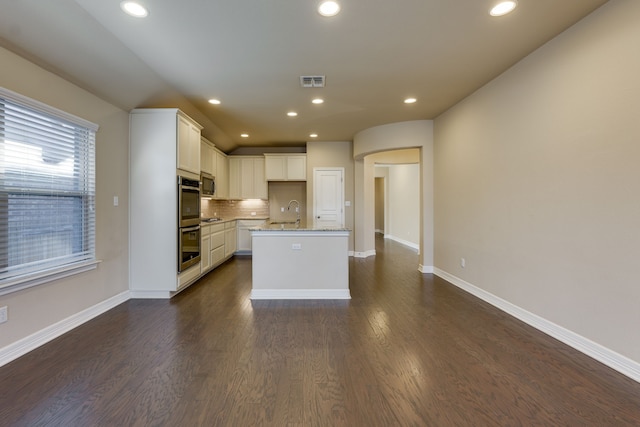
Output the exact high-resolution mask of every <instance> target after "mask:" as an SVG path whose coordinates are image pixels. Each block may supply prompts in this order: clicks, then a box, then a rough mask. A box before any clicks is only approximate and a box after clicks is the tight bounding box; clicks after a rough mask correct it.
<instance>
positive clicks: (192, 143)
mask: <svg viewBox="0 0 640 427" xmlns="http://www.w3.org/2000/svg"><path fill="white" fill-rule="evenodd" d="M177 117H178V150H177V151H178V158H177V162H176V165H177V168H178V169H181V170H183V171H187V172H192V173H194V174H198V175H199V174H200V130H201V129H202V126H200V125H199V124H198V123H196V122H195V121H193V120H192V119H191V118H190V117H189V116H187V115H185V114H184V113H182V112H180V111H178V112H177Z"/></svg>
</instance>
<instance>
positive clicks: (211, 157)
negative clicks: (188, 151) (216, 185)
mask: <svg viewBox="0 0 640 427" xmlns="http://www.w3.org/2000/svg"><path fill="white" fill-rule="evenodd" d="M215 164H216V158H215V151H214V150H213V147H212V146H210V145H209V144H207V143H206V142H204V141H202V142H201V143H200V170H201V171H202V172H206V173H208V174H209V175H213V176H215V175H216V173H215Z"/></svg>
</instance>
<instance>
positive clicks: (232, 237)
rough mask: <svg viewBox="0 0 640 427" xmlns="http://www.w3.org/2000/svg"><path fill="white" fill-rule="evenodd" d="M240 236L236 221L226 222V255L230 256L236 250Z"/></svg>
mask: <svg viewBox="0 0 640 427" xmlns="http://www.w3.org/2000/svg"><path fill="white" fill-rule="evenodd" d="M237 245H238V236H237V234H236V221H229V222H225V224H224V256H225V257H229V256H231V255H233V253H234V252H235V251H236V249H237Z"/></svg>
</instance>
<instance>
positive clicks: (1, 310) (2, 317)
mask: <svg viewBox="0 0 640 427" xmlns="http://www.w3.org/2000/svg"><path fill="white" fill-rule="evenodd" d="M7 320H9V314H8V313H7V306H6V305H5V306H4V307H0V323H4V322H6V321H7Z"/></svg>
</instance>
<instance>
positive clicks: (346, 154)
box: [306, 141, 355, 251]
mask: <svg viewBox="0 0 640 427" xmlns="http://www.w3.org/2000/svg"><path fill="white" fill-rule="evenodd" d="M319 167H332V168H344V199H345V201H349V202H351V206H345V208H344V220H345V227H347V228H348V229H350V230H352V231H351V234H350V235H349V251H353V238H354V237H353V236H354V231H353V230H354V223H353V218H354V216H353V209H354V204H355V195H354V162H353V144H352V143H351V141H331V142H328V141H311V142H307V203H306V205H307V223H308V224H312V223H313V168H319Z"/></svg>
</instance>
